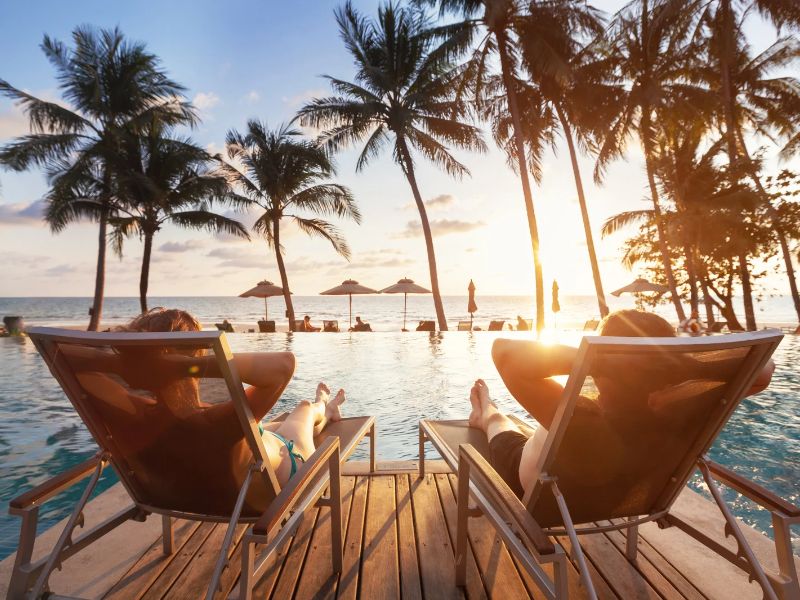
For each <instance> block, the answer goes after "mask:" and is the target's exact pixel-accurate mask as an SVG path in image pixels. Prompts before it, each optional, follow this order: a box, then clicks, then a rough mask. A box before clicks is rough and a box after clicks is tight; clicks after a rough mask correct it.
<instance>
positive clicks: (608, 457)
mask: <svg viewBox="0 0 800 600" xmlns="http://www.w3.org/2000/svg"><path fill="white" fill-rule="evenodd" d="M600 335H601V336H621V337H640V336H644V337H665V338H669V337H675V330H674V329H673V328H672V326H671V325H670V324H669V323H668V322H667V321H665V320H664V319H662V318H661V317H659V316H658V315H655V314H652V313H647V312H643V311H638V310H620V311H616V312H614V313H611V314H610V315H608V316H607V317H606V318H605V319H603V321H602V323H601V324H600ZM577 356H578V350H577V349H576V348H573V347H570V346H561V345H545V344H542V343H539V342H530V341H523V340H504V339H498V340H496V341H495V342H494V345H493V347H492V359H493V360H494V364H495V366H496V367H497V371H498V373H500V377H502V379H503V382H504V383H505V384H506V387H507V388H508V391H509V392H511V395H512V396H514V398H515V399H516V400H517V402H519V404H520V405H521V406H522V408H524V409H525V410H526V411H528V413H529V414H530V415H531V416H532V417H533V418H534V419H536V421H538V422H539V424H540V426H539V428H538V429H537V430H536V433H534V435H532V436H530V437H529V436H526V435H525V434H523V433H522V432H521V431H520V430H519V428H518V427H517V425H516V424H515V423H514V421H512V420H511V419H509V418H508V417H507V416H506V415H505V414H503V413H502V412H500V410H499V409H498V408H497V406H496V405H495V404H494V403H493V402H492V400H491V397H490V395H489V388H488V387H487V386H486V383H485V382H484V381H483V380H482V379H478V380H477V381H476V382H475V384H474V385H473V386H472V389H471V390H470V396H469V401H470V404H471V406H472V412H471V413H470V416H469V424H470V427H475V428H477V429H480V430H482V431H484V432H485V433H486V436H487V437H488V439H489V449H490V457H489V458H490V459H489V462H490V463H491V464H492V466H493V467H494V469H495V470H496V471H497V473H498V474H499V475H500V476H501V477H502V478H503V480H504V481H505V482H506V483H507V484H508V486H509V487H510V488H511V489H512V490H513V491H514V492H515V493H516V494H517V495H518V496H519V497H520V498H522V497H523V495H524V493H525V492H527V491H528V490H530V489H531V487H532V486H533V483H534V482H535V481H536V477H537V474H536V464H537V461H538V458H539V453H540V452H541V450H542V446H543V444H544V440H545V438H546V437H547V429H548V428H549V427H550V426H551V425H552V422H553V419H554V417H555V415H556V413H557V411H558V406H559V404H560V402H561V400H562V396H563V392H564V388H563V386H562V385H561V384H560V383H558V382H556V381H555V380H554V379H552V377H554V376H557V375H567V374H569V373H570V371H571V370H572V367H573V365H574V362H575V359H576V358H577ZM658 360H659V359H658V358H656V357H653V358H652V359H648V360H647V362H646V363H643V364H642V365H641V366H640V367H639V368H638V369H628V371H627V372H624V371H620V370H619V369H618V368H617V367H618V365H617V366H614V365H613V364H608V365H606V366H605V367H604V366H602V364H598V365H595V369H596V371H595V372H594V373H590V375H591V376H592V378H593V379H594V382H595V385H596V387H597V391H598V396H597V398H596V399H591V398H588V397H584V396H581V397H580V398H579V399H578V402H577V404H576V405H575V412H574V416H573V420H574V421H575V422H576V423H577V424H578V426H579V427H581V428H583V429H585V431H586V436H584V438H583V439H584V440H586V441H585V444H587V445H588V444H591V442H590V440H591V437H592V436H591V432H601V431H602V435H600V436H599V439H603V440H605V442H604V444H605V445H604V446H603V447H602V448H592V447H587V446H584V447H582V448H578V449H574V448H566V449H565V450H566V453H567V454H566V455H568V456H571V458H572V460H573V461H575V464H577V462H578V461H577V459H576V458H575V456H578V455H579V456H583V455H585V454H586V453H589V452H594V453H595V454H594V456H595V461H608V462H609V464H614V463H616V462H617V461H618V459H620V457H623V456H624V453H625V444H624V439H625V437H626V436H631V435H641V434H642V432H643V431H646V427H647V423H648V422H649V420H650V419H652V418H653V411H654V409H653V407H652V406H651V404H650V401H647V402H642V399H643V398H644V399H648V398H651V399H652V398H653V397H654V396H655V394H653V392H654V391H656V390H659V389H663V388H668V387H669V385H670V383H671V377H670V373H671V371H670V373H666V374H665V373H664V372H663V371H664V366H663V365H661V364H659V362H658ZM667 370H669V369H667ZM774 370H775V363H774V362H773V361H772V360H770V361H769V362H768V363H767V364H766V365H765V366H764V368H763V369H762V371H761V373H760V374H759V376H758V378H757V379H756V381H755V382H754V383H753V386H752V387H751V388H750V390H749V391H748V392H747V394H748V395H751V394H756V393H758V392H760V391H761V390H763V389H765V388H766V387H767V385H768V384H769V382H770V379H771V378H772V373H773V371H774ZM673 410H674V411H675V418H676V419H677V420H680V414H679V413H678V412H677V408H675V409H673ZM609 440H612V441H613V440H618V442H617V443H609V442H608V441H609ZM658 442H659V441H658V439H656V438H654V439H653V446H654V447H657V445H658ZM576 452H577V455H576V454H575V453H576ZM628 458H629V459H632V460H635V457H633V458H632V457H628Z"/></svg>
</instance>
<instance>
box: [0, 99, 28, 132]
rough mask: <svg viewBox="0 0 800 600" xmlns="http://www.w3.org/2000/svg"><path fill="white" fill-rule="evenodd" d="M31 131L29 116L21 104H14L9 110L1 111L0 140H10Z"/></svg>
mask: <svg viewBox="0 0 800 600" xmlns="http://www.w3.org/2000/svg"><path fill="white" fill-rule="evenodd" d="M29 131H30V130H29V128H28V117H26V116H25V113H23V112H22V109H21V108H20V107H19V105H17V104H14V105H12V106H11V108H10V109H9V110H5V111H2V112H0V140H9V139H11V138H15V137H17V136H20V135H25V134H27V133H28V132H29Z"/></svg>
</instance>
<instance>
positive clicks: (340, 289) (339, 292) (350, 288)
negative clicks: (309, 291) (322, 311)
mask: <svg viewBox="0 0 800 600" xmlns="http://www.w3.org/2000/svg"><path fill="white" fill-rule="evenodd" d="M320 294H321V295H323V296H350V327H352V326H353V294H380V292H379V291H378V290H373V289H372V288H368V287H367V286H365V285H361V284H360V283H358V282H357V281H356V280H354V279H346V280H345V281H343V282H342V284H341V285H337V286H336V287H334V288H331V289H329V290H325V291H324V292H320Z"/></svg>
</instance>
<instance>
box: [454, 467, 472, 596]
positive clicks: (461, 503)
mask: <svg viewBox="0 0 800 600" xmlns="http://www.w3.org/2000/svg"><path fill="white" fill-rule="evenodd" d="M456 508H457V510H458V515H457V518H456V585H457V586H460V587H464V586H466V585H467V545H468V544H467V534H468V533H469V463H467V461H465V460H462V461H460V462H459V465H458V498H457V500H456Z"/></svg>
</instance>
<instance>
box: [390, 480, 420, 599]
mask: <svg viewBox="0 0 800 600" xmlns="http://www.w3.org/2000/svg"><path fill="white" fill-rule="evenodd" d="M411 477H416V476H415V475H411ZM408 478H409V476H408V475H407V474H401V475H396V476H395V491H396V493H397V497H396V499H395V504H396V506H397V538H398V546H397V550H398V555H399V562H400V592H401V595H402V597H403V600H422V586H421V583H420V578H419V559H418V557H417V538H416V535H415V534H414V511H413V508H412V506H411V488H410V487H409V481H408Z"/></svg>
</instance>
